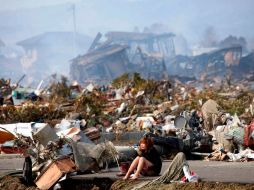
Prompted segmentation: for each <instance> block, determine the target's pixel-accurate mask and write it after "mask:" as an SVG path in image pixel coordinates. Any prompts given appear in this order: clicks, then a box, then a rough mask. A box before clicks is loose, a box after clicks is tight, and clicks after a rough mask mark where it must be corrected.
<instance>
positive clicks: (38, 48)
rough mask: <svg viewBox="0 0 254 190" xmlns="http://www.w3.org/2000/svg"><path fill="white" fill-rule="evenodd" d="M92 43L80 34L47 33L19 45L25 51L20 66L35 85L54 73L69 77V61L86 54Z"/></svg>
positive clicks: (23, 41)
mask: <svg viewBox="0 0 254 190" xmlns="http://www.w3.org/2000/svg"><path fill="white" fill-rule="evenodd" d="M90 41H91V40H90V38H89V37H87V36H85V35H83V34H79V33H77V34H74V33H73V32H46V33H43V34H40V35H37V36H34V37H31V38H28V39H25V40H22V41H20V42H18V43H17V45H18V46H21V47H23V49H24V50H25V53H24V55H23V56H22V57H21V59H20V64H21V66H22V69H23V70H24V73H26V74H27V75H28V76H29V77H28V78H27V79H28V80H29V82H30V81H32V82H33V83H34V84H33V85H36V82H39V81H40V80H41V79H45V78H47V77H48V76H49V75H51V74H54V73H61V74H64V75H67V74H68V73H69V71H68V70H69V62H68V61H69V60H70V59H72V58H73V57H74V56H77V55H79V54H82V53H83V52H85V51H86V50H87V48H88V44H90Z"/></svg>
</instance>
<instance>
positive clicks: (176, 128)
mask: <svg viewBox="0 0 254 190" xmlns="http://www.w3.org/2000/svg"><path fill="white" fill-rule="evenodd" d="M120 78H121V80H117V79H116V80H114V81H113V82H112V85H110V86H95V85H92V84H89V85H88V86H87V87H86V88H81V87H77V85H78V84H75V88H74V85H72V86H71V87H70V88H69V87H68V85H66V84H65V83H58V85H56V86H54V88H58V89H55V90H52V89H51V92H57V93H55V94H54V93H52V94H50V95H47V96H46V95H45V94H44V96H43V94H42V95H41V100H39V99H38V100H36V101H28V100H27V102H26V103H23V104H21V105H19V106H2V107H1V116H0V117H1V122H2V123H3V124H1V125H0V135H1V139H0V140H1V142H0V143H1V144H2V145H1V151H2V152H5V153H14V152H15V153H22V154H24V156H26V157H28V156H29V157H31V158H32V160H31V163H32V168H33V172H34V173H35V174H36V179H35V184H36V185H37V186H38V187H39V188H40V189H48V188H50V187H52V186H53V185H55V183H57V182H58V181H59V180H61V179H62V180H64V179H65V177H68V176H69V175H77V174H81V173H82V174H86V173H91V172H98V171H100V170H101V169H104V168H108V167H111V166H112V165H113V166H116V167H120V168H121V166H122V165H121V164H122V163H123V162H126V161H131V160H132V159H133V158H135V156H136V148H137V146H138V144H136V143H138V141H139V139H140V138H141V137H142V136H150V137H152V138H153V140H154V143H155V147H156V148H157V150H158V151H159V153H160V155H161V156H162V157H164V158H166V159H169V158H172V155H175V154H176V153H177V152H180V151H183V152H185V153H186V155H188V156H189V155H190V156H192V158H193V157H195V156H202V157H204V156H207V159H209V160H225V159H229V160H232V161H243V160H251V159H253V151H252V150H251V148H253V139H254V137H253V134H254V132H253V123H250V121H251V120H252V117H253V105H252V104H253V97H254V96H253V94H252V93H251V92H244V91H241V90H239V89H236V88H234V87H232V86H231V87H230V88H229V89H231V90H232V89H234V90H232V91H234V92H235V93H233V94H232V93H226V92H225V91H215V90H214V89H213V88H210V89H205V90H203V91H199V89H198V88H195V87H194V86H191V85H184V84H181V83H180V82H175V83H173V82H172V81H153V80H145V79H143V78H141V77H140V75H138V74H134V75H124V76H122V77H120ZM65 88H68V89H65ZM73 90H74V91H75V93H77V94H76V96H75V97H73V94H72V91H73ZM218 97H220V98H218ZM52 99H54V100H56V101H55V102H54V103H53V102H51V101H50V100H52ZM212 99H214V100H216V101H214V100H212ZM236 100H237V101H236ZM240 106H242V107H240ZM243 107H244V109H243ZM232 109H233V110H232ZM234 112H236V113H238V114H241V115H240V118H241V119H239V118H238V117H237V116H236V115H235V116H232V115H233V114H232V113H234ZM231 114H232V115H231ZM14 116H15V117H14ZM28 116H29V117H28ZM26 117H28V118H26ZM63 118H65V119H63ZM11 119H13V120H11ZM39 119H40V120H39ZM31 121H32V123H30V122H31ZM35 121H36V122H35ZM39 121H40V122H39ZM244 121H245V123H244ZM25 122H26V123H25ZM4 123H5V124H4ZM124 138H125V139H126V140H127V142H128V143H127V144H128V145H129V144H130V143H131V144H132V146H126V144H125V143H126V142H123V139H124ZM10 140H13V141H12V142H8V143H7V142H6V141H10ZM110 141H112V142H113V143H112V142H110ZM5 142H6V143H5ZM215 144H217V149H214V145H215ZM246 147H248V148H250V149H246ZM213 150H215V152H213ZM237 151H238V152H239V153H238V152H237ZM237 153H238V154H237ZM223 154H226V156H223ZM218 155H219V157H218ZM28 168H29V167H28ZM52 171H54V172H52ZM52 173H56V174H57V175H52ZM29 175H30V173H29V172H28V173H27V175H25V177H26V178H27V179H28V180H27V183H31V179H30V177H29ZM63 176H64V178H62V177H63ZM32 181H34V178H33V179H32Z"/></svg>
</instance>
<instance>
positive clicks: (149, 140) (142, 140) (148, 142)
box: [139, 137, 153, 150]
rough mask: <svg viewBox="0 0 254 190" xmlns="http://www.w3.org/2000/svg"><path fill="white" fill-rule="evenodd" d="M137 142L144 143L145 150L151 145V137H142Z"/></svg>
mask: <svg viewBox="0 0 254 190" xmlns="http://www.w3.org/2000/svg"><path fill="white" fill-rule="evenodd" d="M139 144H145V145H146V147H147V150H149V149H150V148H152V147H153V139H152V138H151V137H143V138H142V139H140V141H139Z"/></svg>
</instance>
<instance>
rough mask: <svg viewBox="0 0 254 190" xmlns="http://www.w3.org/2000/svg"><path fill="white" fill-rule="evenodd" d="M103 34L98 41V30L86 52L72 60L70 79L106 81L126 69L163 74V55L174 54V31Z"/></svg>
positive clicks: (157, 76) (154, 76) (151, 75)
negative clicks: (172, 32)
mask: <svg viewBox="0 0 254 190" xmlns="http://www.w3.org/2000/svg"><path fill="white" fill-rule="evenodd" d="M105 37H106V40H105V41H104V42H100V40H101V38H102V34H100V33H98V34H97V36H96V37H95V39H94V41H93V43H92V44H91V46H90V48H89V50H88V53H87V54H85V55H83V56H79V57H77V58H75V59H73V60H72V63H71V68H70V74H71V77H72V78H73V79H74V80H77V81H79V82H87V81H88V80H91V79H92V81H96V82H99V83H101V82H102V80H101V79H103V82H109V81H111V80H112V79H114V78H115V77H117V76H119V75H121V74H123V73H127V72H130V73H131V72H139V73H140V74H141V75H142V76H143V77H145V78H152V79H162V78H165V77H167V72H166V64H165V61H164V58H165V57H166V58H170V57H172V56H174V55H175V49H174V43H173V37H174V34H171V33H167V34H151V33H132V32H109V33H107V34H106V35H105ZM102 63H103V64H102ZM97 79H99V80H97Z"/></svg>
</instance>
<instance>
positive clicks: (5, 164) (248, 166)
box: [0, 155, 254, 183]
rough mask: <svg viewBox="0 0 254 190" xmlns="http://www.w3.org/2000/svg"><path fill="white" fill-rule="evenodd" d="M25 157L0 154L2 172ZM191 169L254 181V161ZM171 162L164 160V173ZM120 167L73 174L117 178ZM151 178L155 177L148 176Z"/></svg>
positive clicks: (194, 164)
mask: <svg viewBox="0 0 254 190" xmlns="http://www.w3.org/2000/svg"><path fill="white" fill-rule="evenodd" d="M23 161H24V159H23V158H20V157H19V158H16V157H12V156H2V155H0V174H1V173H3V172H6V171H10V170H15V169H22V166H23ZM188 163H189V165H190V169H191V170H193V171H195V172H196V173H197V174H198V175H199V176H200V177H201V179H202V180H203V181H212V182H234V183H254V177H253V176H254V162H218V161H188ZM169 164H170V162H169V161H165V162H163V166H162V173H163V172H164V171H165V170H166V169H167V168H168V166H169ZM117 173H118V169H116V168H112V169H111V171H109V172H101V173H99V174H89V175H88V174H86V175H78V176H72V178H73V179H88V178H94V177H110V178H113V179H117V178H118V177H116V174H117ZM148 179H149V180H151V179H153V178H148Z"/></svg>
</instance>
